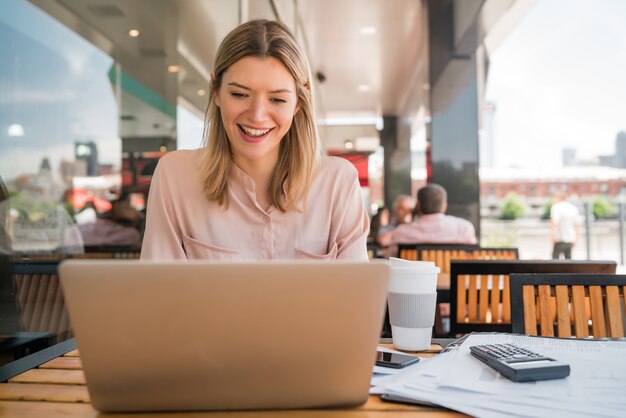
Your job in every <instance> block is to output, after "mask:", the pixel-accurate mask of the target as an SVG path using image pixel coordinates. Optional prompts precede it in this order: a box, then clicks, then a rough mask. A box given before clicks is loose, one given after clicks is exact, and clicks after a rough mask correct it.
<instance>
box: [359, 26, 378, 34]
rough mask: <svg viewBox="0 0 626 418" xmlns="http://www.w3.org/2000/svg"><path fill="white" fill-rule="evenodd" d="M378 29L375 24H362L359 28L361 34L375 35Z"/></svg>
mask: <svg viewBox="0 0 626 418" xmlns="http://www.w3.org/2000/svg"><path fill="white" fill-rule="evenodd" d="M376 32H378V29H376V27H375V26H363V27H362V28H361V35H376Z"/></svg>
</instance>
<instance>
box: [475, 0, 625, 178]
mask: <svg viewBox="0 0 626 418" xmlns="http://www.w3.org/2000/svg"><path fill="white" fill-rule="evenodd" d="M625 23H626V1H623V0H536V2H535V5H534V6H533V7H532V8H531V9H530V11H529V12H528V14H527V15H526V16H525V17H524V18H523V19H522V20H520V22H519V23H518V25H517V26H516V27H515V28H514V29H513V30H512V31H511V32H510V33H509V35H508V36H507V38H506V39H505V40H504V41H503V42H502V43H501V44H500V45H499V46H498V48H497V49H496V50H495V51H494V52H493V53H492V54H491V56H490V67H489V75H488V80H487V90H486V96H485V98H486V100H487V101H490V102H493V103H494V104H495V106H496V111H495V115H494V121H493V134H494V160H495V161H496V165H495V166H496V167H513V166H517V167H525V168H547V167H558V166H561V165H562V149H563V148H575V149H576V150H577V158H578V159H579V160H589V159H593V158H594V157H597V156H599V155H609V154H613V152H614V147H615V137H616V135H617V133H618V132H619V131H626V24H625Z"/></svg>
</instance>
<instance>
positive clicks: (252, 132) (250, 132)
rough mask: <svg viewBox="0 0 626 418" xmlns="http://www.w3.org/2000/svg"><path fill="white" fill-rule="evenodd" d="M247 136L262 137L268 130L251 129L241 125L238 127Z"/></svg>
mask: <svg viewBox="0 0 626 418" xmlns="http://www.w3.org/2000/svg"><path fill="white" fill-rule="evenodd" d="M239 126H240V127H241V130H243V131H244V132H245V133H246V134H247V135H250V136H263V135H265V134H266V133H268V132H269V131H270V129H252V128H248V127H246V126H243V125H239Z"/></svg>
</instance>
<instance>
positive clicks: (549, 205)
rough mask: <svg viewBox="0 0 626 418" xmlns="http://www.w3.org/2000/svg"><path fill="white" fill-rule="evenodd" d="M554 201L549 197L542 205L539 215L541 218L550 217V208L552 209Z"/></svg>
mask: <svg viewBox="0 0 626 418" xmlns="http://www.w3.org/2000/svg"><path fill="white" fill-rule="evenodd" d="M553 204H554V201H553V200H552V199H550V200H549V201H548V203H546V204H545V205H544V207H543V214H542V215H541V219H550V210H551V209H552V205H553Z"/></svg>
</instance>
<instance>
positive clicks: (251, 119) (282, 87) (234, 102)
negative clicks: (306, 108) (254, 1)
mask: <svg viewBox="0 0 626 418" xmlns="http://www.w3.org/2000/svg"><path fill="white" fill-rule="evenodd" d="M215 103H216V104H217V106H218V107H219V108H220V112H221V116H222V122H223V123H224V128H225V129H226V134H227V135H228V140H229V142H230V146H231V149H232V152H233V160H234V162H235V164H237V165H238V166H239V167H240V168H242V169H244V170H245V168H246V167H253V166H254V167H257V168H259V167H265V168H267V169H270V168H273V167H274V166H275V165H276V162H277V161H278V150H279V145H280V141H281V140H282V138H283V137H284V136H285V134H286V133H287V131H288V130H289V128H290V127H291V123H292V121H293V117H294V115H295V114H296V112H297V111H298V97H297V95H296V84H295V80H294V78H293V77H292V75H291V73H290V72H289V70H288V69H287V67H285V66H284V65H283V63H282V62H280V61H279V60H278V59H276V58H273V57H265V58H258V57H252V56H249V57H244V58H242V59H240V60H239V61H237V62H236V63H234V64H233V65H231V66H230V67H229V68H228V70H226V72H225V73H224V75H223V78H222V84H221V86H220V89H219V91H218V92H217V93H216V95H215Z"/></svg>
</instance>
